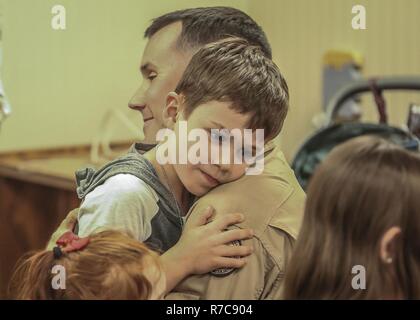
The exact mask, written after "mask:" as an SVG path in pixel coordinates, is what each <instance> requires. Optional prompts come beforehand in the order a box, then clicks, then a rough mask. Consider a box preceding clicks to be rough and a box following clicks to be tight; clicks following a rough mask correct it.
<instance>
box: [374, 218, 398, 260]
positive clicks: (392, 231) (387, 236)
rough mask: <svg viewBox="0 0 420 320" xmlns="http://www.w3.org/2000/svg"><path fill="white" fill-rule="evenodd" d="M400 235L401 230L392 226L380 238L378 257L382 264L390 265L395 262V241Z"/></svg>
mask: <svg viewBox="0 0 420 320" xmlns="http://www.w3.org/2000/svg"><path fill="white" fill-rule="evenodd" d="M400 235H401V228H400V227H397V226H393V227H391V228H389V229H388V230H387V231H386V232H385V233H384V235H383V236H382V239H381V243H380V248H379V250H380V251H379V255H380V257H381V260H382V262H384V263H386V264H391V263H392V262H393V261H394V260H395V256H396V251H397V241H398V238H399V236H400Z"/></svg>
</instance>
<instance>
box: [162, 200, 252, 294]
mask: <svg viewBox="0 0 420 320" xmlns="http://www.w3.org/2000/svg"><path fill="white" fill-rule="evenodd" d="M213 211H214V210H213V209H212V208H211V207H208V208H207V209H206V210H204V211H202V212H199V213H198V214H197V215H195V216H194V217H192V218H190V219H189V220H188V221H187V224H186V226H185V228H184V231H183V234H182V236H181V238H180V240H179V241H178V243H177V244H176V245H175V246H174V247H172V248H171V249H169V250H168V251H167V252H165V253H164V254H163V255H162V256H161V263H162V266H163V269H164V272H165V275H166V293H168V292H170V291H171V290H172V289H173V288H174V287H175V286H176V285H177V284H178V283H179V282H180V281H181V280H183V279H184V278H185V277H187V276H189V275H194V274H204V273H207V272H210V271H213V270H215V269H218V268H241V267H243V266H244V265H245V264H246V262H247V258H245V257H246V256H248V255H250V254H251V253H252V252H253V248H252V246H240V247H236V246H231V245H230V243H231V242H232V241H236V240H244V239H249V238H252V236H253V232H252V230H250V229H235V230H228V231H226V229H227V228H228V227H229V226H230V225H233V224H236V223H240V222H242V221H243V219H244V217H243V215H242V214H239V213H232V214H227V215H224V216H219V217H217V218H216V219H214V220H213V221H211V222H209V223H208V221H209V219H210V218H211V217H212V215H213Z"/></svg>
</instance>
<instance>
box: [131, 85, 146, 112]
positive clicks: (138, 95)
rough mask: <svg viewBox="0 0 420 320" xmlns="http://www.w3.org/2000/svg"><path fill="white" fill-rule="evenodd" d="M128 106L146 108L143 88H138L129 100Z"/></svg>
mask: <svg viewBox="0 0 420 320" xmlns="http://www.w3.org/2000/svg"><path fill="white" fill-rule="evenodd" d="M128 107H129V108H130V109H132V110H137V111H143V110H144V108H146V103H145V101H144V95H143V90H142V88H141V87H140V88H138V89H137V91H136V92H135V93H134V95H133V96H132V97H131V99H130V101H129V102H128Z"/></svg>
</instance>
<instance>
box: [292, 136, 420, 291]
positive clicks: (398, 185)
mask: <svg viewBox="0 0 420 320" xmlns="http://www.w3.org/2000/svg"><path fill="white" fill-rule="evenodd" d="M419 211H420V156H419V154H418V153H414V152H409V151H407V150H404V149H402V148H400V147H399V146H397V145H394V144H392V143H391V142H387V141H385V140H383V139H380V138H377V137H370V136H365V137H359V138H355V139H352V140H350V141H348V142H346V143H344V144H342V145H340V146H338V147H336V148H334V150H333V151H332V152H331V154H330V155H329V156H328V157H327V158H326V159H325V160H324V162H323V163H322V164H321V165H320V166H319V167H318V168H317V170H316V172H315V174H314V176H313V177H312V179H311V181H310V183H309V188H308V194H307V202H306V208H305V216H304V220H303V224H302V228H301V230H300V234H299V237H298V240H297V242H296V245H295V248H294V254H293V257H292V259H291V262H290V264H289V266H288V272H287V273H286V282H285V298H286V299H387V298H394V299H396V298H402V299H420V280H419V279H420V237H419V234H420V214H419ZM393 226H397V227H400V228H401V234H400V235H399V236H398V238H397V239H395V241H394V243H393V245H395V248H394V249H395V250H393V251H394V253H395V256H394V257H393V259H392V263H390V264H385V263H384V262H383V260H382V258H381V257H380V241H381V239H382V237H383V235H384V233H385V232H386V231H387V230H389V229H390V228H391V227H393ZM355 265H362V266H363V267H364V268H365V270H366V289H365V290H357V289H354V288H353V287H352V279H353V277H355V274H353V273H352V267H353V266H355Z"/></svg>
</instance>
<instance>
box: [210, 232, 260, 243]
mask: <svg viewBox="0 0 420 320" xmlns="http://www.w3.org/2000/svg"><path fill="white" fill-rule="evenodd" d="M253 236H254V232H253V231H252V230H251V229H233V230H227V231H224V232H222V233H220V234H218V235H216V236H215V237H216V238H215V242H216V243H217V244H229V243H231V242H233V241H235V240H246V239H251V238H252V237H253Z"/></svg>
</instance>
